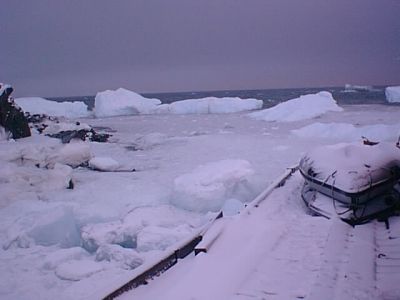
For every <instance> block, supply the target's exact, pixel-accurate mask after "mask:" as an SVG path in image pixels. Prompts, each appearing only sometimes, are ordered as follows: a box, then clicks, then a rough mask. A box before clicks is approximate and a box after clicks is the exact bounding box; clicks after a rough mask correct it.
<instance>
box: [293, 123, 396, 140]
mask: <svg viewBox="0 0 400 300" xmlns="http://www.w3.org/2000/svg"><path fill="white" fill-rule="evenodd" d="M292 134H294V135H296V136H298V137H301V138H309V139H315V138H323V139H330V140H332V139H333V140H342V141H357V140H361V138H362V137H363V136H364V137H366V138H368V139H370V140H372V141H390V140H392V141H395V140H396V139H397V138H398V136H399V135H400V124H395V125H384V124H376V125H367V126H354V125H353V124H348V123H313V124H310V125H307V126H304V127H302V128H299V129H294V130H292Z"/></svg>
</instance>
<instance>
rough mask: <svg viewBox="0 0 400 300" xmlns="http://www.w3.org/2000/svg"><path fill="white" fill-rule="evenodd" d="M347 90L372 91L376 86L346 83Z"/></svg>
mask: <svg viewBox="0 0 400 300" xmlns="http://www.w3.org/2000/svg"><path fill="white" fill-rule="evenodd" d="M344 89H345V91H372V90H373V89H374V88H373V87H372V86H370V85H353V84H348V83H347V84H345V86H344Z"/></svg>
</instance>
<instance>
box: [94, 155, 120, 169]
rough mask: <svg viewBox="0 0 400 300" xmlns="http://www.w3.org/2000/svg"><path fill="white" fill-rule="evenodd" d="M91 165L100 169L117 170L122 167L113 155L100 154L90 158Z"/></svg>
mask: <svg viewBox="0 0 400 300" xmlns="http://www.w3.org/2000/svg"><path fill="white" fill-rule="evenodd" d="M89 167H90V168H92V169H94V170H99V171H115V170H117V169H118V168H119V167H120V164H119V162H117V161H116V160H115V159H112V158H111V157H99V156H98V157H94V158H92V159H91V160H89Z"/></svg>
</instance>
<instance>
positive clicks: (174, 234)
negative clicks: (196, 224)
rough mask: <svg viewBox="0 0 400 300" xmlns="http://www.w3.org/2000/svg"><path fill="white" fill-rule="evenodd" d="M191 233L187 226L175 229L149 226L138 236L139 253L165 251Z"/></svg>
mask: <svg viewBox="0 0 400 300" xmlns="http://www.w3.org/2000/svg"><path fill="white" fill-rule="evenodd" d="M189 233H190V229H189V228H188V227H187V226H185V225H182V226H178V227H175V228H166V227H160V226H148V227H145V228H144V229H143V230H141V231H140V232H139V234H138V236H137V250H138V251H139V252H147V251H151V250H165V249H166V248H168V247H169V246H172V245H173V244H175V243H176V242H178V241H179V240H181V239H182V238H184V237H186V236H187V235H188V234H189Z"/></svg>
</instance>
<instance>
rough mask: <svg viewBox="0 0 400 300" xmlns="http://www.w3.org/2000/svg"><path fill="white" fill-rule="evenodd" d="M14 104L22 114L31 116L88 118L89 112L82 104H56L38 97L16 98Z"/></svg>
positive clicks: (77, 102) (76, 102)
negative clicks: (20, 109) (19, 108)
mask: <svg viewBox="0 0 400 300" xmlns="http://www.w3.org/2000/svg"><path fill="white" fill-rule="evenodd" d="M15 102H16V103H17V104H18V105H19V106H20V107H21V108H22V110H23V111H24V112H29V113H31V114H46V115H49V116H57V117H58V116H63V117H66V118H82V117H88V116H89V115H90V112H89V111H88V109H87V105H86V104H85V103H83V102H79V101H75V102H56V101H50V100H46V99H43V98H39V97H24V98H16V99H15Z"/></svg>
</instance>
